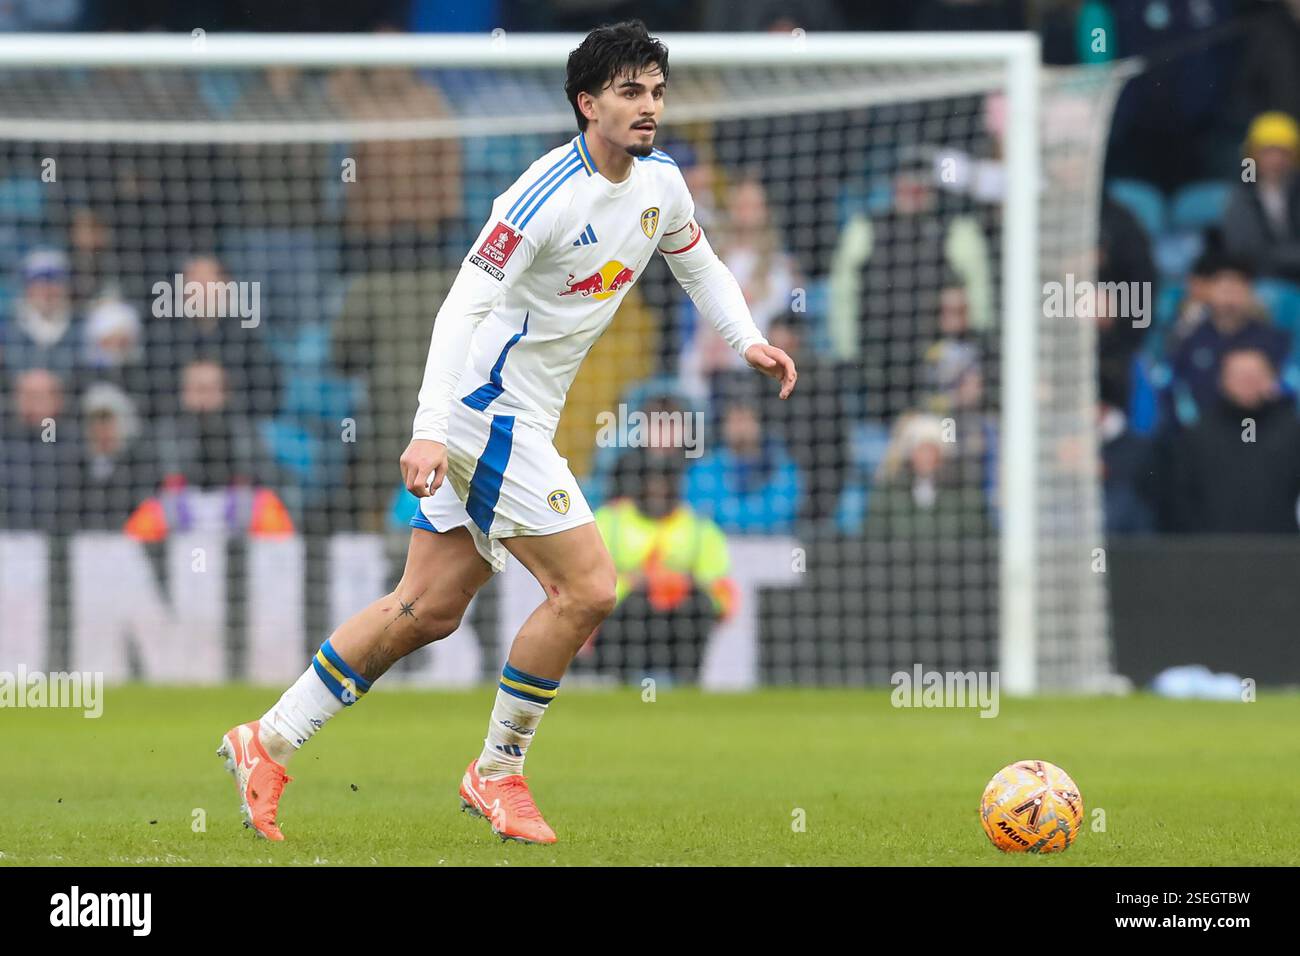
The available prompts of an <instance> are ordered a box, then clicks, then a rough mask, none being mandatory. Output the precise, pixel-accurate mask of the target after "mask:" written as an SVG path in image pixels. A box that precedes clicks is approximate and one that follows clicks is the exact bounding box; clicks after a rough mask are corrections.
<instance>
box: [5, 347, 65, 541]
mask: <svg viewBox="0 0 1300 956" xmlns="http://www.w3.org/2000/svg"><path fill="white" fill-rule="evenodd" d="M13 382H14V384H13V396H12V406H11V407H12V413H11V415H10V416H7V421H5V423H4V424H3V425H0V528H5V529H14V530H23V531H46V532H59V531H70V530H72V529H73V527H74V524H75V521H74V518H75V510H74V507H73V505H74V503H75V498H76V495H77V493H78V491H79V490H80V489H79V487H78V478H79V470H78V461H77V457H78V456H77V448H78V435H77V428H76V425H75V423H74V422H73V421H72V418H71V416H68V417H66V418H65V417H64V415H63V410H64V405H65V398H64V396H65V388H64V385H63V382H62V381H61V380H60V378H59V377H58V376H57V375H55V374H54V373H53V372H51V371H50V370H49V369H44V368H33V369H27V370H25V371H22V372H19V373H18V375H17V376H16V377H15V378H14V380H13Z"/></svg>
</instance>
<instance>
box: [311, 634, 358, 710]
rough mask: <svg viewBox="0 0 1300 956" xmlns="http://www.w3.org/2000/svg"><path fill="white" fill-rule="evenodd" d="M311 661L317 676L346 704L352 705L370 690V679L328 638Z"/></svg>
mask: <svg viewBox="0 0 1300 956" xmlns="http://www.w3.org/2000/svg"><path fill="white" fill-rule="evenodd" d="M311 663H312V667H314V668H315V669H316V676H317V677H319V678H320V679H321V681H322V683H324V684H325V686H326V687H328V688H329V690H330V693H331V694H333V695H334V696H335V697H337V698H338V699H339V700H341V701H343V704H344V706H348V707H350V706H351V705H352V704H354V703H356V702H357V701H358V700H360V699H361V698H362V697H364V696H365V695H366V691H368V690H370V681H368V680H366V679H365V678H364V677H362V676H361V675H360V674H358V673H357V672H356V671H354V670H353V669H352V668H351V667H349V666H348V663H347V661H345V660H343V658H341V657H339V655H338V652H337V651H335V650H334V648H333V647H332V646H330V642H329V641H328V640H326V641H325V643H324V644H322V645H321V647H320V650H318V651H317V652H316V656H315V657H313V658H312V661H311Z"/></svg>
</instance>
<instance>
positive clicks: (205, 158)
mask: <svg viewBox="0 0 1300 956" xmlns="http://www.w3.org/2000/svg"><path fill="white" fill-rule="evenodd" d="M576 42H577V38H569V37H540V36H534V37H522V36H521V37H513V36H510V37H507V36H504V35H498V36H495V37H493V38H491V39H490V40H489V39H488V38H483V39H482V40H481V41H479V40H475V39H471V38H461V39H456V40H448V39H446V38H438V37H424V38H418V37H389V38H381V37H355V38H354V37H325V38H308V37H294V38H275V37H244V38H238V37H216V36H214V37H203V36H201V35H196V36H195V37H193V38H190V37H179V38H177V37H133V38H121V37H101V38H54V37H34V38H21V39H14V40H5V41H3V43H2V44H0V89H3V91H4V94H5V95H4V96H3V98H0V336H2V337H0V348H2V349H3V353H2V355H0V374H3V379H2V381H3V385H4V388H3V391H4V402H5V412H6V417H5V424H4V431H3V435H4V440H3V445H2V449H3V450H0V520H2V521H3V525H2V527H3V530H2V531H0V622H3V623H0V627H3V630H2V631H0V668H6V669H10V670H12V669H14V668H15V667H16V666H19V665H22V666H26V667H28V668H29V669H50V670H65V669H69V670H70V669H79V670H99V671H104V672H105V673H106V675H108V677H109V678H110V679H117V680H124V679H129V678H132V677H138V678H143V679H146V680H159V681H165V680H183V681H223V680H232V679H233V680H250V681H255V682H269V683H276V682H279V681H282V680H285V679H291V678H292V677H293V676H294V675H296V674H297V673H299V672H300V671H301V668H302V666H303V661H304V659H305V657H304V655H306V654H307V653H309V652H310V651H311V650H312V649H314V648H315V647H316V646H318V645H319V644H320V642H321V641H323V640H324V638H325V637H327V636H328V635H329V633H330V631H331V629H332V628H333V627H335V626H337V624H338V623H340V621H341V620H343V619H344V618H345V617H346V616H347V615H348V614H350V613H351V612H353V611H355V610H357V609H358V608H359V607H362V606H364V605H365V604H366V603H368V602H369V601H371V600H373V599H374V598H375V597H377V596H378V595H380V594H382V593H384V592H385V591H386V590H388V589H390V588H391V587H392V586H393V584H394V583H395V582H396V580H397V578H398V577H399V576H400V573H401V567H402V559H403V556H404V552H405V544H406V542H407V540H408V539H409V537H410V534H411V529H410V525H409V519H410V517H411V516H412V515H413V514H414V512H415V508H416V503H415V499H413V498H411V496H409V495H408V494H406V493H405V492H404V490H403V489H402V488H401V484H400V476H399V472H398V469H397V464H396V463H397V458H398V455H399V454H400V453H401V451H402V449H403V448H404V446H405V444H406V442H407V441H408V439H409V436H410V427H411V419H412V416H413V413H414V410H415V405H416V392H417V390H418V388H419V383H420V379H421V373H422V370H423V366H424V360H425V355H426V350H427V347H428V342H429V334H430V330H431V327H432V322H433V318H434V316H435V314H436V313H437V311H438V308H439V306H440V304H441V302H442V299H443V297H444V296H445V294H446V292H447V290H448V288H449V287H450V284H451V281H452V279H453V278H454V276H455V273H456V271H457V269H458V267H459V264H460V261H461V259H462V258H463V257H464V255H465V254H466V252H467V250H468V248H469V246H470V244H471V243H472V242H473V240H474V238H475V236H476V235H477V234H478V232H479V230H480V229H481V228H482V226H483V225H484V223H485V221H486V219H487V217H488V215H489V213H490V208H491V204H492V200H493V198H494V197H495V196H497V195H498V194H499V193H501V192H502V191H504V190H505V189H506V188H507V187H508V186H509V185H510V184H511V183H512V182H513V181H514V180H515V178H516V177H518V176H519V175H520V174H521V173H522V172H523V170H524V169H525V168H526V167H527V166H528V165H529V164H530V163H531V162H532V161H533V160H534V159H536V158H537V157H538V156H540V155H541V154H542V153H544V152H545V151H547V150H549V149H551V148H552V147H554V146H557V145H559V144H562V143H564V142H565V141H567V140H569V139H571V138H573V137H574V136H575V135H577V130H576V128H575V123H574V116H573V113H572V110H571V108H570V106H569V105H568V103H567V102H566V101H565V99H564V94H563V85H564V83H563V81H564V75H563V64H564V60H565V57H566V55H567V52H568V50H569V49H571V48H572V47H573V46H574V45H576ZM668 43H669V47H670V50H671V51H672V58H671V77H670V81H669V92H668V96H667V106H666V113H665V116H664V119H663V122H662V124H661V126H660V129H659V132H658V135H657V136H656V145H657V146H658V147H659V148H660V149H662V150H663V151H664V152H665V153H666V155H667V157H669V158H670V159H671V161H672V162H675V163H676V164H677V165H678V166H679V167H680V169H681V171H682V173H683V175H684V176H685V178H686V180H687V182H688V184H689V185H690V187H691V190H692V193H693V196H694V198H695V203H696V217H697V220H698V221H699V222H700V224H701V225H702V226H703V227H704V229H705V230H706V232H707V233H708V235H709V237H710V240H711V242H712V244H713V246H714V248H715V249H716V250H717V251H718V253H719V255H720V256H721V257H722V259H723V260H724V261H725V262H726V264H727V265H728V266H729V268H730V269H731V271H732V272H733V273H734V274H735V275H736V277H737V279H738V280H739V282H740V284H741V286H742V288H743V289H744V290H745V294H746V297H747V299H748V301H749V305H750V309H751V311H752V313H753V316H754V319H755V321H756V322H757V323H758V325H759V327H760V328H761V329H762V330H763V331H764V332H765V333H766V334H767V336H768V338H769V340H770V341H771V342H773V343H774V344H777V345H780V346H781V347H782V348H785V349H786V350H787V351H788V352H790V353H791V354H792V355H793V356H794V357H795V359H796V361H797V363H798V365H799V368H800V379H799V385H798V388H797V390H796V392H795V394H794V396H793V397H792V399H791V400H789V401H788V402H784V403H783V402H780V401H779V400H777V399H776V397H775V391H776V389H775V384H774V383H772V382H771V381H770V380H766V379H761V378H759V377H758V376H756V375H754V374H753V373H751V372H748V371H747V370H746V369H744V367H743V364H742V363H741V362H740V360H739V359H738V358H737V357H736V356H735V355H734V354H732V353H730V352H729V351H728V350H727V349H726V347H725V345H723V344H722V343H721V341H720V339H719V338H718V337H717V336H716V335H715V334H714V333H713V332H712V330H711V329H710V328H708V327H707V323H706V322H702V321H701V319H700V317H699V315H698V314H697V312H696V310H695V309H694V307H693V305H692V304H691V302H690V301H689V299H687V298H686V297H685V295H684V293H683V292H682V291H681V289H680V288H678V287H677V286H676V284H675V283H674V281H673V280H672V277H671V274H670V273H669V271H668V269H667V267H666V265H665V263H664V262H663V261H662V259H660V258H658V257H656V258H655V259H654V260H652V261H651V262H650V264H649V265H648V266H647V267H646V269H645V271H644V274H643V275H640V276H637V277H636V279H637V281H636V284H635V286H634V287H633V288H632V289H631V290H630V291H629V292H628V293H627V294H626V296H625V298H624V300H623V303H622V305H621V306H620V309H619V312H618V314H617V316H616V318H615V321H614V323H613V324H612V325H611V327H610V328H609V330H608V331H607V332H606V333H605V334H604V336H603V337H602V338H601V340H600V341H599V342H598V344H597V345H596V347H595V348H594V349H593V352H592V354H591V355H590V356H589V358H588V359H587V361H586V363H585V365H584V367H583V368H582V370H581V372H580V374H579V377H578V379H577V381H576V383H575V385H574V387H573V389H572V391H571V392H570V395H569V399H568V404H567V406H566V409H565V412H564V416H563V420H562V422H561V424H560V426H559V430H558V432H557V434H556V437H555V440H556V444H557V447H558V448H559V450H560V452H561V453H562V454H563V455H564V456H565V457H567V459H568V461H569V463H570V466H571V468H572V470H573V471H574V473H575V474H576V475H578V476H579V479H580V482H581V485H582V489H583V491H584V492H585V494H586V496H587V498H588V499H589V501H590V503H591V505H592V507H593V509H596V511H597V514H598V520H599V523H600V527H601V531H602V534H603V535H604V536H605V539H606V542H607V544H608V546H609V547H610V550H611V554H612V555H613V556H614V558H615V560H616V563H617V564H618V568H619V572H620V603H619V607H618V608H617V609H616V610H615V613H614V615H613V617H612V618H611V620H610V622H608V623H607V625H606V626H605V627H603V628H602V630H601V632H600V633H599V634H598V635H597V636H596V639H595V640H594V641H593V642H592V643H591V644H590V645H589V646H588V647H587V648H585V649H584V651H583V652H582V653H581V654H580V655H579V657H578V659H577V661H576V662H575V665H574V669H573V674H574V676H575V677H578V676H582V677H584V678H590V679H592V680H618V681H637V680H640V679H643V678H645V677H654V678H664V679H670V680H680V681H686V682H694V681H698V682H699V683H701V684H703V685H704V686H706V687H718V688H721V687H746V686H751V685H754V684H758V683H771V684H786V683H801V684H804V683H806V684H855V685H869V684H875V685H881V684H886V683H888V682H889V681H890V678H891V675H893V674H895V673H897V672H907V673H909V675H910V674H912V673H913V672H914V671H915V669H917V668H920V669H922V670H924V671H970V670H1000V671H1001V672H1002V676H1003V685H1002V686H1003V687H1004V688H1005V689H1011V690H1019V691H1030V690H1035V689H1039V688H1042V689H1090V688H1096V687H1099V686H1102V685H1103V684H1104V683H1105V681H1106V679H1107V677H1108V675H1109V674H1110V672H1111V661H1110V652H1109V638H1108V633H1107V624H1106V614H1105V602H1106V589H1105V574H1104V551H1101V552H1100V557H1099V549H1103V548H1104V542H1103V541H1102V539H1101V525H1100V517H1099V515H1100V509H1099V503H1098V494H1099V492H1098V473H1097V469H1098V464H1097V462H1098V457H1097V450H1096V447H1095V441H1094V438H1093V423H1094V386H1093V379H1094V363H1093V347H1094V345H1093V330H1092V328H1091V327H1090V325H1089V324H1088V322H1087V321H1086V320H1082V319H1056V318H1047V317H1045V316H1044V313H1043V309H1042V305H1041V286H1042V283H1043V282H1045V281H1054V280H1058V279H1061V278H1062V277H1064V276H1065V275H1066V274H1070V275H1072V276H1073V277H1074V278H1075V279H1087V278H1092V277H1093V270H1094V269H1095V261H1094V257H1093V247H1094V245H1095V242H1096V237H1095V222H1096V219H1097V197H1098V188H1099V183H1098V180H1099V175H1100V167H1101V158H1102V153H1101V148H1102V145H1103V143H1104V138H1105V133H1106V129H1107V125H1108V120H1109V113H1110V106H1111V102H1112V100H1113V96H1114V87H1115V84H1116V80H1115V78H1114V76H1113V75H1112V74H1110V73H1106V72H1104V71H1103V72H1098V71H1090V72H1073V71H1067V72H1063V73H1054V74H1051V75H1045V74H1044V73H1043V72H1042V71H1041V70H1040V68H1039V67H1038V65H1037V52H1036V46H1035V45H1034V43H1033V41H1032V39H1030V38H1027V37H1018V36H1017V37H1011V36H1003V35H994V36H986V37H979V38H975V37H972V38H954V37H948V36H944V37H929V36H888V37H886V36H874V37H863V36H848V35H837V36H825V37H818V36H804V35H802V34H796V35H795V36H791V37H771V36H766V37H749V36H736V35H727V36H725V37H709V36H699V35H697V36H693V37H680V38H676V39H673V38H668ZM1038 117H1041V124H1040V122H1039V120H1038ZM572 239H573V242H574V244H575V245H579V244H591V245H592V255H591V260H592V265H593V271H598V270H599V268H600V263H601V261H602V260H601V257H600V254H599V252H600V250H599V246H598V244H597V243H598V239H599V237H598V236H594V235H593V236H588V235H586V234H585V233H584V234H582V235H578V234H575V235H574V236H573V237H572ZM561 279H563V277H561ZM506 387H507V388H508V382H507V383H506ZM548 490H549V489H539V493H545V492H547V491H548ZM541 599H542V594H541V592H540V591H539V590H538V589H537V588H536V585H535V584H534V583H533V582H532V581H531V579H530V578H529V577H528V575H527V574H526V572H524V571H523V570H522V569H521V568H520V567H519V566H518V565H517V563H515V562H512V563H511V566H510V567H509V568H508V569H507V570H506V571H505V572H503V573H502V574H501V575H498V576H497V578H496V579H494V580H493V582H492V583H491V584H489V586H488V587H487V588H485V589H484V591H483V592H482V593H481V594H480V595H479V596H478V597H477V598H476V599H475V601H474V603H473V604H472V606H471V610H470V613H469V614H467V615H466V618H465V621H464V622H463V624H462V628H461V633H459V634H457V635H455V636H454V637H453V638H452V639H450V640H447V641H443V642H439V643H438V644H437V645H434V646H433V647H431V648H428V649H426V650H425V651H422V652H420V653H419V654H417V655H413V657H412V658H411V659H409V660H407V661H405V662H403V663H402V664H401V665H400V666H399V667H398V668H396V669H395V670H394V672H393V676H392V678H391V680H392V681H394V682H396V681H410V682H414V683H433V684H457V683H472V682H476V681H478V680H480V679H483V678H485V677H486V676H488V675H490V674H491V673H492V672H493V671H494V670H495V669H497V668H498V667H499V666H500V663H501V661H502V660H503V658H504V654H505V651H506V649H507V648H508V646H509V641H510V638H511V637H512V636H513V633H514V631H515V629H516V628H517V626H518V625H519V624H520V623H521V622H522V620H523V619H524V618H525V617H526V616H527V614H528V613H529V612H530V611H531V609H532V608H533V607H534V606H535V605H536V603H537V602H538V601H539V600H541Z"/></svg>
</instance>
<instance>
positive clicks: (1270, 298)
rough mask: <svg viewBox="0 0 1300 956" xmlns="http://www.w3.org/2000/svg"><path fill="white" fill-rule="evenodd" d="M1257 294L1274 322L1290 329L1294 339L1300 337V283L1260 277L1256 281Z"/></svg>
mask: <svg viewBox="0 0 1300 956" xmlns="http://www.w3.org/2000/svg"><path fill="white" fill-rule="evenodd" d="M1255 295H1256V296H1257V297H1258V298H1259V300H1260V302H1262V303H1263V304H1264V306H1265V308H1267V309H1268V311H1269V314H1270V315H1272V316H1273V321H1274V322H1276V323H1277V324H1278V325H1279V326H1281V327H1282V328H1284V329H1286V330H1288V331H1289V332H1290V333H1291V336H1292V338H1293V339H1300V285H1296V284H1295V283H1294V282H1285V281H1283V280H1281V279H1260V280H1259V281H1257V282H1256V283H1255Z"/></svg>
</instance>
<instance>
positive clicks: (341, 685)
mask: <svg viewBox="0 0 1300 956" xmlns="http://www.w3.org/2000/svg"><path fill="white" fill-rule="evenodd" d="M336 674H342V675H343V681H342V682H340V681H339V680H338V679H337V677H336V676H335V675H336ZM369 689H370V682H369V681H366V680H365V679H364V678H362V677H360V675H358V674H357V673H356V672H355V671H353V670H352V669H351V668H350V667H348V666H347V665H346V664H345V663H343V660H342V658H340V657H339V656H338V654H337V653H335V651H334V649H333V648H332V647H331V646H330V642H329V641H326V642H325V644H324V645H323V646H322V647H321V649H320V650H319V651H317V652H316V657H315V658H313V659H312V663H311V666H310V667H308V668H307V669H306V670H305V671H303V672H302V676H301V677H299V678H298V679H297V680H296V681H294V683H293V685H292V686H291V687H290V688H289V689H288V690H286V691H285V692H284V693H283V694H282V695H280V699H279V700H278V701H276V702H275V706H273V707H272V708H271V709H270V710H268V711H267V712H266V713H265V714H263V715H262V722H261V730H262V731H263V732H262V734H261V737H262V746H263V747H266V749H267V753H269V754H270V755H271V758H272V759H273V760H275V761H276V762H278V763H284V761H285V760H287V759H288V758H289V756H291V755H292V753H293V751H296V750H297V749H298V748H299V747H301V746H302V745H303V744H305V743H306V742H307V741H308V740H310V739H311V738H312V737H313V736H314V735H315V733H316V731H318V730H320V729H321V728H322V727H324V726H325V722H326V721H327V720H329V719H330V718H331V717H333V716H334V715H335V714H337V713H338V712H339V711H341V710H342V709H343V708H344V707H347V706H348V705H350V704H352V703H354V702H355V701H356V700H358V699H359V698H360V697H361V696H362V695H363V694H364V693H365V691H367V690H369ZM266 731H273V732H274V733H275V734H277V735H279V737H281V738H283V739H284V741H286V742H287V743H288V744H289V745H290V747H292V748H293V750H292V751H289V752H285V749H284V745H283V744H281V743H280V741H278V740H276V739H275V737H270V739H269V740H268V739H267V738H268V734H267V733H266ZM277 751H278V753H277Z"/></svg>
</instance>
